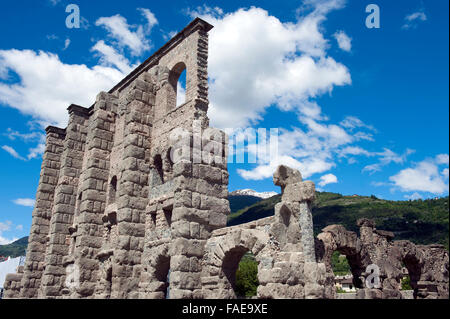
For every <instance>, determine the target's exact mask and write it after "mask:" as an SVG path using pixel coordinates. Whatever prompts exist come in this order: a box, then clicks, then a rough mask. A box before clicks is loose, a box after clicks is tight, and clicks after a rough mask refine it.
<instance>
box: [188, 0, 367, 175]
mask: <svg viewBox="0 0 450 319" xmlns="http://www.w3.org/2000/svg"><path fill="white" fill-rule="evenodd" d="M343 5H344V1H333V0H320V1H315V0H314V1H305V2H304V5H303V6H302V7H301V9H300V10H299V17H298V19H297V21H295V22H281V21H280V20H279V19H278V18H277V17H274V16H271V15H270V14H269V13H268V12H267V11H265V10H263V9H261V8H255V7H252V8H249V9H239V10H237V11H235V12H231V13H224V11H223V10H222V9H220V8H218V7H214V8H211V7H207V6H203V7H200V8H197V9H196V10H188V13H189V14H190V15H191V16H192V17H194V16H200V17H201V18H203V19H205V20H207V21H208V22H210V23H211V24H213V25H214V29H212V30H211V31H210V34H209V35H210V40H209V52H210V54H209V66H208V67H209V76H210V83H209V86H210V108H209V113H208V114H209V117H210V118H211V124H212V125H213V126H215V127H220V128H231V129H230V131H232V132H233V131H236V129H237V128H245V127H247V126H249V125H252V124H255V123H258V121H260V120H261V119H262V118H263V116H264V113H265V112H266V110H267V108H268V107H270V106H274V105H275V106H276V107H278V108H279V109H281V110H282V111H290V112H294V113H296V114H297V117H298V120H299V123H298V127H293V128H292V129H291V130H286V129H280V136H279V141H278V146H279V149H278V150H277V151H276V154H275V155H274V152H272V153H271V154H270V156H268V157H269V159H267V158H266V159H264V158H263V160H260V161H259V162H258V164H257V165H256V166H255V167H254V168H252V169H239V170H238V173H239V174H240V175H241V177H243V178H244V179H247V180H260V179H264V178H270V177H271V176H272V174H273V171H274V170H275V168H276V166H277V165H279V164H286V165H290V166H292V167H294V168H297V169H299V170H301V171H302V174H303V175H304V176H305V177H308V176H311V175H314V174H318V173H323V172H326V171H327V170H329V169H331V168H333V167H334V166H335V165H336V164H335V158H336V156H337V155H338V154H340V152H342V149H343V148H344V147H346V146H349V147H350V146H352V147H356V146H355V145H353V144H354V143H356V142H358V141H361V140H368V141H373V134H372V133H375V132H376V130H375V129H374V128H373V127H372V126H370V125H366V124H365V123H364V122H362V121H361V120H360V119H358V118H357V117H355V116H347V117H346V118H345V119H344V120H343V121H342V123H339V124H333V123H329V122H328V121H329V119H328V117H327V116H326V115H325V114H323V113H322V109H321V107H320V106H319V105H318V104H317V102H316V101H315V99H316V98H317V97H318V96H320V95H322V94H327V93H331V92H332V90H333V89H334V88H335V87H337V86H344V85H348V84H351V76H350V72H349V70H348V69H347V67H346V66H345V65H343V64H341V63H339V62H337V61H336V60H335V59H334V58H333V57H331V56H329V54H328V53H327V50H328V48H329V41H328V40H327V39H325V37H324V34H323V31H324V30H323V26H322V23H323V22H324V21H325V20H326V15H327V14H328V13H329V12H331V11H332V10H337V9H340V8H342V7H343ZM344 47H345V48H349V47H348V45H347V46H345V44H344ZM350 48H351V47H350ZM237 52H238V54H237ZM255 149H256V146H254V145H248V147H247V149H246V151H247V152H248V153H249V155H255V154H254V153H255ZM349 150H350V149H347V150H346V151H349ZM237 152H243V150H237ZM258 155H261V154H258ZM360 155H366V156H369V152H368V151H365V152H362V153H360ZM374 156H375V155H374Z"/></svg>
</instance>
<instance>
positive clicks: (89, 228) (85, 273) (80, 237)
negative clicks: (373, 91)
mask: <svg viewBox="0 0 450 319" xmlns="http://www.w3.org/2000/svg"><path fill="white" fill-rule="evenodd" d="M116 112H117V97H116V96H114V95H111V94H108V93H105V92H102V93H100V94H99V95H98V96H97V100H96V103H95V105H94V110H93V113H92V115H91V116H90V119H89V125H88V133H87V139H86V140H87V142H86V143H87V145H86V151H85V154H84V161H83V167H82V170H83V172H82V174H81V177H80V186H79V188H78V194H79V195H78V196H79V197H80V200H79V207H78V209H77V211H76V215H75V217H74V225H73V227H72V229H73V230H74V233H73V234H72V236H73V237H74V241H75V243H74V253H73V255H70V256H69V257H67V258H65V260H64V261H63V263H64V266H65V267H69V268H70V269H71V271H70V274H68V275H70V277H71V280H73V285H71V287H72V288H71V289H70V291H66V292H64V293H70V297H71V298H92V297H93V294H94V291H95V286H96V282H97V271H98V268H99V267H98V266H99V263H98V259H97V254H98V253H99V251H100V248H101V246H102V239H103V233H104V226H103V220H102V218H103V213H104V211H105V207H106V190H107V185H108V176H109V167H110V161H109V157H110V153H111V149H112V147H113V137H114V128H115V126H114V123H115V117H116Z"/></svg>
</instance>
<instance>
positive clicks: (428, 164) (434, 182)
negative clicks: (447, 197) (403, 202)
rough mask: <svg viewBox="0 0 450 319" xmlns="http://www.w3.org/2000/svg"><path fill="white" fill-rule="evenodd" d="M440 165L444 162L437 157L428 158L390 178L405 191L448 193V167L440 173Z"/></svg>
mask: <svg viewBox="0 0 450 319" xmlns="http://www.w3.org/2000/svg"><path fill="white" fill-rule="evenodd" d="M439 165H442V164H440V163H439V160H437V159H436V158H435V159H426V160H424V161H422V162H419V163H417V164H415V165H414V166H413V167H410V168H407V169H404V170H401V171H400V172H399V173H398V174H396V175H394V176H391V177H390V178H389V180H390V181H391V182H393V184H394V185H395V186H396V187H397V188H399V189H400V190H401V191H403V192H410V191H421V192H428V193H432V194H437V195H441V194H444V193H448V189H449V185H448V181H447V182H446V180H448V167H447V170H445V169H444V170H443V171H442V172H441V173H440V172H439ZM447 166H448V164H447Z"/></svg>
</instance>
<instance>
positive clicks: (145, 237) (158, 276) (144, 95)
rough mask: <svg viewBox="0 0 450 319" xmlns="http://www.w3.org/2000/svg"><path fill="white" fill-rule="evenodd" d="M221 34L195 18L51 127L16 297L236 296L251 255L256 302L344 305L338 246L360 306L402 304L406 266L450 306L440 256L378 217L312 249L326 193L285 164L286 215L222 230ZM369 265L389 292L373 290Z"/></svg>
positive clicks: (426, 293) (10, 292) (416, 282)
mask: <svg viewBox="0 0 450 319" xmlns="http://www.w3.org/2000/svg"><path fill="white" fill-rule="evenodd" d="M211 28H212V26H211V25H209V24H208V23H207V22H205V21H203V20H201V19H198V18H197V19H195V20H194V21H192V22H191V23H190V24H189V25H188V26H187V27H186V28H185V29H184V30H182V31H181V32H180V33H179V34H177V35H176V36H175V37H173V38H172V39H171V40H170V41H169V42H168V43H167V44H165V45H164V46H163V47H162V48H161V49H159V50H158V51H157V52H156V53H155V54H154V55H153V56H151V57H150V58H149V59H147V60H146V61H145V62H144V63H143V64H142V65H140V66H139V67H138V68H136V69H135V70H134V71H133V72H132V73H131V74H130V75H128V76H127V77H126V78H125V79H124V80H122V81H121V82H120V83H118V84H117V85H116V86H115V87H114V88H112V89H111V90H110V91H109V92H101V93H100V94H98V96H97V98H96V101H95V103H94V105H92V106H91V107H90V108H84V107H81V106H77V105H71V106H70V107H69V108H68V111H69V122H68V125H67V127H66V128H65V129H61V128H56V127H49V128H47V130H46V131H47V143H46V149H45V152H44V156H43V163H42V169H41V177H40V182H39V187H38V190H37V195H36V206H35V209H34V211H33V221H32V227H31V232H30V237H29V245H28V250H27V256H26V262H25V267H24V269H23V273H18V274H13V275H9V276H8V277H7V282H6V284H5V289H6V291H5V297H6V298H101V299H108V298H153V299H154V298H159V299H163V298H236V295H235V292H234V286H235V282H234V281H235V274H236V270H237V267H238V264H239V261H240V259H241V258H242V256H243V255H244V254H245V253H246V252H252V253H253V254H254V255H255V256H256V260H257V262H258V280H259V283H260V285H259V287H258V290H257V294H258V297H259V298H307V299H313V298H314V299H316V298H334V297H335V288H334V275H333V273H332V270H331V265H330V258H331V254H332V252H333V251H334V250H339V251H341V252H342V253H344V254H346V255H347V257H348V259H349V261H350V264H351V266H352V272H353V275H354V278H355V281H357V284H358V287H360V288H361V290H360V291H359V292H358V293H359V297H360V298H375V297H381V298H390V297H396V298H397V297H399V293H398V283H399V280H400V277H399V276H400V274H399V273H398V267H400V265H401V263H402V262H403V263H404V264H406V267H408V269H409V271H410V274H411V278H412V281H413V287H414V288H415V291H416V293H415V294H416V296H417V297H421V298H432V297H433V298H441V297H445V296H447V297H448V253H447V252H445V251H444V250H443V249H442V248H441V247H439V246H427V247H423V246H416V245H413V244H411V243H409V242H397V243H395V244H394V243H392V242H391V241H390V237H392V236H391V234H390V233H388V232H382V231H378V230H376V229H375V228H374V225H373V224H372V223H371V222H370V221H367V220H363V221H361V225H360V226H361V237H360V238H358V237H357V236H356V234H355V233H351V232H348V231H346V230H345V229H344V228H343V227H342V226H336V225H335V226H330V227H327V228H325V229H324V233H322V234H321V235H320V236H319V237H318V238H317V239H315V238H314V234H313V224H312V215H311V204H312V202H313V200H314V196H315V186H314V184H313V183H312V182H308V181H303V180H302V176H301V174H300V172H299V171H297V170H293V169H291V168H289V167H286V166H280V167H278V169H277V170H276V172H275V174H274V183H275V185H278V186H280V187H281V191H282V201H281V203H279V204H277V205H276V206H275V216H273V217H269V218H265V219H261V220H258V221H254V222H251V223H247V224H244V225H239V226H234V227H225V226H226V221H227V215H228V214H229V213H230V208H229V202H228V199H227V198H228V187H227V186H228V179H229V175H228V171H227V162H226V159H227V155H228V154H227V136H226V135H225V134H224V133H223V132H222V131H220V130H217V129H214V128H210V127H209V120H208V117H207V111H208V103H209V102H208V74H207V58H208V31H209V30H210V29H211ZM184 70H186V77H187V78H186V102H185V103H184V104H182V105H181V106H178V107H177V106H176V94H177V91H176V88H177V81H178V78H179V76H180V74H181V73H182V72H183V71H184ZM371 263H377V264H378V265H379V266H380V269H382V271H381V279H382V283H383V286H382V288H377V289H368V288H367V287H364V283H363V279H364V276H365V275H366V274H365V273H364V272H365V271H366V269H367V268H366V267H367V265H369V264H371ZM445 288H446V289H447V290H445Z"/></svg>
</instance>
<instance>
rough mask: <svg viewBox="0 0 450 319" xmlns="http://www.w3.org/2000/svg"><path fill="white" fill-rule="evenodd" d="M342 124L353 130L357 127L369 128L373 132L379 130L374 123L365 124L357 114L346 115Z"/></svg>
mask: <svg viewBox="0 0 450 319" xmlns="http://www.w3.org/2000/svg"><path fill="white" fill-rule="evenodd" d="M340 125H341V126H343V127H345V128H348V129H350V130H352V131H353V130H354V129H356V128H367V129H369V130H371V131H373V132H376V131H377V130H376V129H375V128H374V127H373V126H372V125H368V124H365V123H364V122H363V121H361V120H360V119H359V118H357V117H356V116H346V117H345V119H344V120H343V121H341V123H340Z"/></svg>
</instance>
